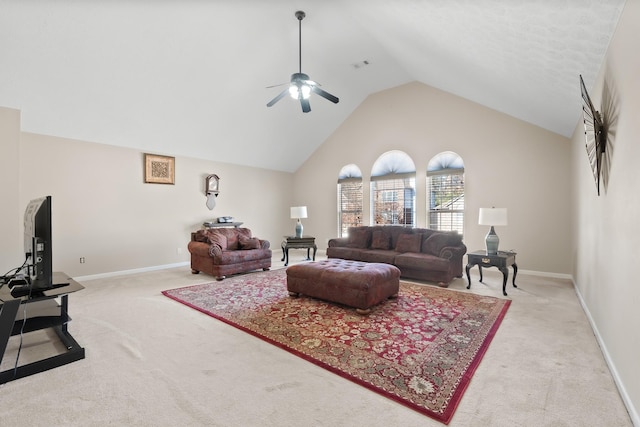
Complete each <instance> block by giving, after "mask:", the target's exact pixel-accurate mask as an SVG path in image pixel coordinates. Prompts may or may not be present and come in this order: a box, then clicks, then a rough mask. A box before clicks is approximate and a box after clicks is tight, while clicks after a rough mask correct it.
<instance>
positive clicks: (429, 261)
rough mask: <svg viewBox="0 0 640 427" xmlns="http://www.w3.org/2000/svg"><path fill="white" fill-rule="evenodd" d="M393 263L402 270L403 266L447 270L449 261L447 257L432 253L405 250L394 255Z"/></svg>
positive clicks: (449, 264) (449, 265)
mask: <svg viewBox="0 0 640 427" xmlns="http://www.w3.org/2000/svg"><path fill="white" fill-rule="evenodd" d="M394 264H395V265H396V266H397V267H399V268H400V270H402V268H403V267H405V268H411V269H421V270H431V271H449V268H450V267H451V263H450V262H449V260H448V259H444V258H439V257H437V256H434V255H429V254H421V253H415V252H406V253H403V254H399V255H398V256H396V259H395V261H394Z"/></svg>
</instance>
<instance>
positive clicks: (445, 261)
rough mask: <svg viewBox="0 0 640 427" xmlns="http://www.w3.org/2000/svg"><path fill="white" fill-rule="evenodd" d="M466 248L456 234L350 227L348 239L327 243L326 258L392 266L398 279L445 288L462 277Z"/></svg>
mask: <svg viewBox="0 0 640 427" xmlns="http://www.w3.org/2000/svg"><path fill="white" fill-rule="evenodd" d="M466 252H467V247H466V246H465V245H464V243H462V236H461V235H460V234H458V233H456V232H448V231H437V230H430V229H427V228H407V227H401V226H393V225H391V226H371V227H368V226H362V227H351V228H349V237H341V238H335V239H331V240H329V245H328V247H327V257H328V258H342V259H350V260H355V261H364V262H381V263H385V264H392V265H395V266H396V267H398V268H399V269H400V275H401V277H405V278H410V279H418V280H425V281H430V282H438V285H439V286H448V284H449V282H451V280H453V278H454V277H462V258H463V256H464V254H465V253H466Z"/></svg>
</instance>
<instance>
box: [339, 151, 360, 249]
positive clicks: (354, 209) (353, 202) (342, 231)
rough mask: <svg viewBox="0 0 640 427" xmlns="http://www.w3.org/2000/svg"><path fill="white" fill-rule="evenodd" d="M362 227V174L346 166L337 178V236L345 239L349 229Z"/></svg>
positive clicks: (354, 167) (351, 166)
mask: <svg viewBox="0 0 640 427" xmlns="http://www.w3.org/2000/svg"><path fill="white" fill-rule="evenodd" d="M359 225H362V172H360V168H358V166H356V165H354V164H353V163H352V164H349V165H346V166H345V167H343V168H342V169H341V170H340V175H339V176H338V235H339V236H340V237H346V236H347V231H348V230H349V227H356V226H359Z"/></svg>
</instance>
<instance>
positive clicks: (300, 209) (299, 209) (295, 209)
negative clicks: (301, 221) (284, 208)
mask: <svg viewBox="0 0 640 427" xmlns="http://www.w3.org/2000/svg"><path fill="white" fill-rule="evenodd" d="M306 217H307V207H306V206H292V207H291V218H306Z"/></svg>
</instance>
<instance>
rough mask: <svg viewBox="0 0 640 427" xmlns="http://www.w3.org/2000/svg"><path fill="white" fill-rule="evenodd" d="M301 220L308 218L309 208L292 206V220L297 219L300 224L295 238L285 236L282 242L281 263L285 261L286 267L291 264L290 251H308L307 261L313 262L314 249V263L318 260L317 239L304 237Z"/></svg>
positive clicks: (297, 226)
mask: <svg viewBox="0 0 640 427" xmlns="http://www.w3.org/2000/svg"><path fill="white" fill-rule="evenodd" d="M301 218H307V207H306V206H292V207H291V219H297V220H298V222H296V229H295V230H296V234H295V236H284V240H283V241H282V260H281V261H284V266H285V267H286V266H287V265H288V264H289V249H306V250H307V260H311V258H310V252H311V249H313V261H315V260H316V251H317V250H318V247H317V246H316V238H315V237H312V236H303V235H302V230H303V227H302V222H301V221H300V219H301Z"/></svg>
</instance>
